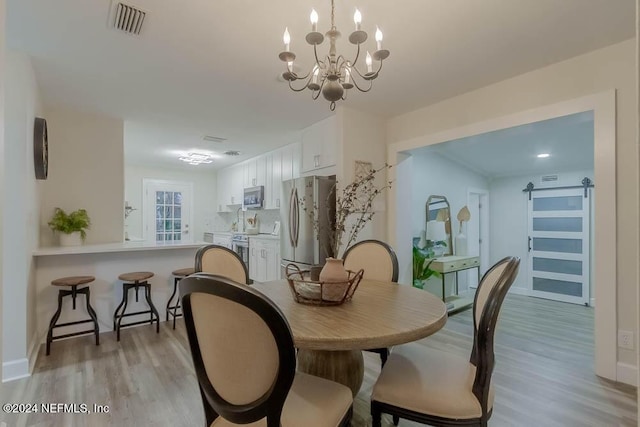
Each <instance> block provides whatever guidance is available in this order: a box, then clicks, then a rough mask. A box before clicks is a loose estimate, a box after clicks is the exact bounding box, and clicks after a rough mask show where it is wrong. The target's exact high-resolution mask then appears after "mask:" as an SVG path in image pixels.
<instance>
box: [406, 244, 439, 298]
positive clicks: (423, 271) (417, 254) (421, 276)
mask: <svg viewBox="0 0 640 427" xmlns="http://www.w3.org/2000/svg"><path fill="white" fill-rule="evenodd" d="M433 261H435V259H433V258H429V253H428V252H424V251H421V250H420V249H418V248H416V247H415V246H414V247H413V286H414V287H416V288H420V289H423V288H424V282H425V281H426V280H428V279H429V278H431V277H440V273H438V272H437V271H435V270H432V269H431V268H430V267H431V263H432V262H433Z"/></svg>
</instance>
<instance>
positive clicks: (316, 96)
mask: <svg viewBox="0 0 640 427" xmlns="http://www.w3.org/2000/svg"><path fill="white" fill-rule="evenodd" d="M325 81H326V79H322V83H320V89H318V90H317V91H314V92H313V93H312V94H311V98H313V100H314V101H315V100H316V99H318V97H319V96H320V94H321V93H322V88H323V87H324V82H325Z"/></svg>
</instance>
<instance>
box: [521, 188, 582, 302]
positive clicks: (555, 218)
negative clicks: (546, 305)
mask: <svg viewBox="0 0 640 427" xmlns="http://www.w3.org/2000/svg"><path fill="white" fill-rule="evenodd" d="M588 195H589V196H591V194H590V193H588ZM589 270H590V199H589V198H587V197H585V194H584V189H568V190H547V191H539V192H532V193H531V200H529V286H530V290H531V295H532V296H536V297H541V298H548V299H553V300H557V301H564V302H570V303H575V304H585V305H588V304H589V280H590V274H589V272H590V271H589Z"/></svg>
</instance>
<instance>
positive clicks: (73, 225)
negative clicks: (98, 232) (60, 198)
mask: <svg viewBox="0 0 640 427" xmlns="http://www.w3.org/2000/svg"><path fill="white" fill-rule="evenodd" d="M48 224H49V228H51V230H53V231H54V232H58V233H60V234H59V235H60V246H78V245H81V244H82V242H84V239H85V238H86V237H87V232H86V230H87V229H88V228H89V227H90V226H91V220H90V219H89V215H88V214H87V211H86V210H84V209H78V210H77V211H73V212H71V213H69V214H67V213H66V212H65V211H64V210H62V209H60V208H56V209H55V211H54V213H53V217H52V218H51V221H49V222H48Z"/></svg>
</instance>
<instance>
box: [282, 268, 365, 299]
mask: <svg viewBox="0 0 640 427" xmlns="http://www.w3.org/2000/svg"><path fill="white" fill-rule="evenodd" d="M331 260H333V261H331ZM334 261H336V262H339V263H340V264H342V261H341V260H339V259H333V258H328V259H327V264H333V265H334V266H335V265H336V264H335V262H334ZM342 270H343V271H344V272H345V273H346V276H342V278H343V279H344V280H342V279H341V281H339V282H332V281H324V280H322V279H320V280H311V279H310V271H309V270H300V269H299V268H298V266H296V265H295V264H289V265H287V267H286V270H285V273H286V276H287V282H289V287H290V289H291V293H292V294H293V298H294V299H295V301H296V302H298V303H300V304H309V305H340V304H343V303H345V302H347V301H350V300H351V298H353V294H354V292H355V291H356V289H357V288H358V285H359V284H360V281H361V280H362V276H363V275H364V270H360V271H358V272H353V271H350V270H344V267H343V268H342ZM323 271H324V270H323ZM321 276H322V273H321Z"/></svg>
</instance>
